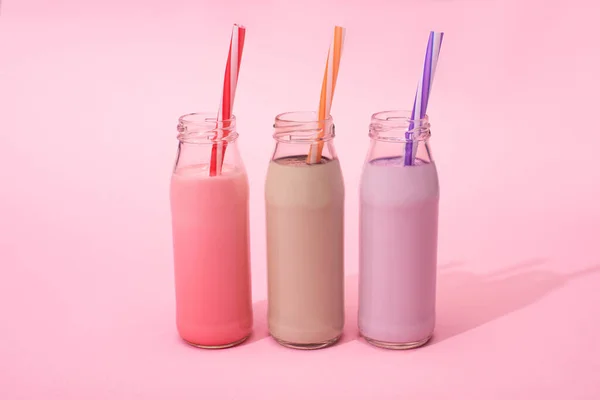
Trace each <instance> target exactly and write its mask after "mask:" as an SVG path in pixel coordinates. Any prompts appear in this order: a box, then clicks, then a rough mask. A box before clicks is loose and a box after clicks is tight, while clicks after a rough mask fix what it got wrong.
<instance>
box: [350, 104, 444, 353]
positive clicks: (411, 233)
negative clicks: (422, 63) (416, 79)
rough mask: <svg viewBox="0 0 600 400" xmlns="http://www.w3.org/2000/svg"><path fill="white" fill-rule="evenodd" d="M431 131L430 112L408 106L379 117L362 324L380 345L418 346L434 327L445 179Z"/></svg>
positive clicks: (370, 163)
mask: <svg viewBox="0 0 600 400" xmlns="http://www.w3.org/2000/svg"><path fill="white" fill-rule="evenodd" d="M414 127H416V128H414ZM430 135H431V132H430V124H429V119H428V118H427V117H426V118H424V119H422V120H419V121H411V120H410V112H408V111H386V112H380V113H377V114H374V115H373V117H372V119H371V125H370V129H369V136H370V137H371V144H370V148H369V152H368V155H367V160H366V162H365V164H364V167H363V172H362V176H361V181H360V215H359V312H358V325H359V330H360V332H361V335H362V336H364V337H365V339H366V340H367V341H368V342H370V343H371V344H373V345H376V346H379V347H385V348H391V349H409V348H414V347H418V346H421V345H423V344H425V343H426V342H427V341H429V339H430V338H431V336H432V334H433V329H434V325H435V292H436V268H437V267H436V264H437V234H438V207H439V183H438V175H437V170H436V166H435V163H434V161H433V158H432V156H431V149H430V146H429V142H428V140H429V137H430ZM407 144H410V145H412V148H411V149H410V150H412V152H410V151H407ZM411 153H412V155H413V158H412V160H411V161H410V163H407V162H406V158H405V155H406V154H411ZM407 164H409V165H407Z"/></svg>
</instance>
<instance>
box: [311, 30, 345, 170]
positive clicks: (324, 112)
mask: <svg viewBox="0 0 600 400" xmlns="http://www.w3.org/2000/svg"><path fill="white" fill-rule="evenodd" d="M345 36H346V29H345V28H342V27H341V26H336V27H335V29H334V32H333V41H332V42H331V45H330V47H329V53H328V54H327V64H326V65H325V75H324V76H323V84H322V85H321V99H320V101H319V112H318V118H319V121H323V120H325V119H326V118H328V117H329V112H330V110H331V102H332V101H333V93H334V92H335V83H336V81H337V77H338V71H339V68H340V60H341V58H342V48H343V47H344V37H345ZM324 128H325V127H324V126H321V129H320V130H319V134H318V135H317V138H322V137H323V136H324V135H325V129H324ZM323 144H324V143H323V141H319V142H318V143H315V144H312V145H311V146H310V149H309V152H308V156H307V157H306V162H307V163H308V164H317V163H319V162H321V153H322V152H323Z"/></svg>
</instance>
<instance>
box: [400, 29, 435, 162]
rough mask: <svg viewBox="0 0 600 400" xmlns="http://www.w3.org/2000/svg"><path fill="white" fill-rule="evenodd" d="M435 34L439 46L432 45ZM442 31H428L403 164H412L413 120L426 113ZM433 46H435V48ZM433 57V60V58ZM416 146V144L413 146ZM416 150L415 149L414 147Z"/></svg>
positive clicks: (419, 118) (423, 116)
mask: <svg viewBox="0 0 600 400" xmlns="http://www.w3.org/2000/svg"><path fill="white" fill-rule="evenodd" d="M436 36H438V37H439V46H434V42H435V38H436ZM443 37H444V34H443V33H437V34H436V33H435V32H433V31H432V32H430V33H429V41H428V42H427V51H426V52H425V63H424V65H423V75H422V76H421V81H420V82H419V85H418V87H417V94H416V95H415V102H414V104H413V110H412V113H411V117H410V119H411V122H410V125H409V128H408V131H407V132H406V133H405V138H406V145H405V148H404V165H413V158H414V156H413V149H414V147H413V139H412V137H413V133H414V132H413V130H414V129H415V120H421V119H423V118H425V115H426V114H427V103H428V102H429V92H430V91H431V84H432V82H433V73H434V70H435V65H434V63H437V54H434V53H435V52H439V48H440V47H441V44H442V39H443ZM434 47H437V49H435V48H434ZM434 58H435V60H434ZM415 147H416V146H415ZM414 150H415V151H416V149H414Z"/></svg>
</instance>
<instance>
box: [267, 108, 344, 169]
mask: <svg viewBox="0 0 600 400" xmlns="http://www.w3.org/2000/svg"><path fill="white" fill-rule="evenodd" d="M273 127H274V128H275V132H274V134H273V139H275V150H274V152H273V157H272V160H280V159H281V160H282V159H293V160H295V161H297V162H298V163H299V162H301V160H302V159H305V160H306V162H307V163H314V162H327V161H330V160H335V159H337V154H336V152H335V147H334V144H333V139H334V137H335V126H334V124H333V119H332V117H331V116H330V117H328V118H326V119H321V120H320V119H318V116H317V114H316V113H314V112H289V113H283V114H279V115H278V116H277V117H276V118H275V123H274V124H273ZM317 154H318V161H315V160H317V158H316V155H317ZM311 160H312V161H311Z"/></svg>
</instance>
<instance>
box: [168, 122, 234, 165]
mask: <svg viewBox="0 0 600 400" xmlns="http://www.w3.org/2000/svg"><path fill="white" fill-rule="evenodd" d="M236 126H237V123H236V118H235V116H233V117H232V118H231V119H229V120H224V121H218V120H217V118H215V116H214V113H210V114H209V113H193V114H186V115H183V116H182V117H180V118H179V123H178V124H177V139H178V140H179V147H178V149H177V157H176V159H175V170H177V169H179V168H186V167H189V166H205V167H206V171H207V174H208V172H209V168H208V167H209V165H210V160H211V156H212V154H213V151H214V150H213V148H216V147H221V148H225V151H224V157H223V165H227V166H228V167H229V168H236V169H239V170H245V168H244V163H243V162H242V159H241V157H240V153H239V150H238V146H237V139H238V138H239V134H238V132H237V130H236Z"/></svg>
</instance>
